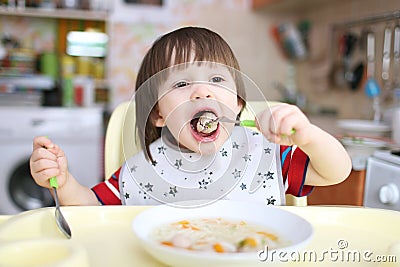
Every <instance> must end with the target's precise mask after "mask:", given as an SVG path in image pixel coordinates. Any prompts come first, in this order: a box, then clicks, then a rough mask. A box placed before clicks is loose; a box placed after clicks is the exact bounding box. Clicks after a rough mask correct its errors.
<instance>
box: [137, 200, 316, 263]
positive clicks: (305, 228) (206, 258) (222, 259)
mask: <svg viewBox="0 0 400 267" xmlns="http://www.w3.org/2000/svg"><path fill="white" fill-rule="evenodd" d="M184 206H185V207H184V208H182V207H181V208H180V207H173V206H167V205H160V206H157V207H153V208H150V209H148V210H145V211H144V212H142V213H140V214H139V215H138V216H137V217H136V218H135V219H134V220H133V223H132V228H133V231H134V233H135V234H136V236H137V237H138V239H139V240H140V242H141V243H142V244H143V247H144V249H145V250H146V251H147V252H148V253H149V254H151V255H152V256H153V257H155V258H156V259H158V260H159V261H160V262H163V263H165V264H167V265H171V266H175V267H180V266H252V265H258V264H262V265H265V264H267V263H266V262H265V261H266V260H268V259H271V257H266V256H267V255H266V254H265V253H267V252H266V250H265V249H264V250H262V251H258V252H240V253H215V252H202V251H201V252H200V251H190V250H186V249H179V248H174V247H169V246H165V245H161V244H160V243H159V242H156V241H155V240H153V239H152V238H151V234H152V233H153V231H154V230H155V229H156V228H157V227H159V226H160V225H165V224H166V223H172V222H177V221H180V220H190V219H193V218H222V219H226V220H234V221H238V220H243V221H245V222H247V223H254V224H257V225H261V226H263V227H266V228H267V229H271V231H273V232H274V233H276V234H277V235H278V236H279V237H280V238H283V239H284V240H288V241H289V243H290V245H288V246H287V247H283V248H279V249H276V250H268V255H271V254H270V253H278V252H280V251H287V252H292V251H299V250H300V249H301V248H302V247H304V246H305V245H306V244H308V242H309V241H310V240H311V238H312V236H313V227H312V225H311V224H310V223H309V222H308V221H306V220H305V219H303V218H302V217H300V216H298V215H296V214H294V213H291V212H289V211H286V210H283V209H280V208H278V207H273V206H266V205H265V204H262V203H253V202H251V203H250V202H243V201H231V200H220V201H217V202H215V203H213V204H210V205H207V206H201V207H196V208H189V207H188V205H184ZM267 258H268V259H267ZM275 259H276V256H275Z"/></svg>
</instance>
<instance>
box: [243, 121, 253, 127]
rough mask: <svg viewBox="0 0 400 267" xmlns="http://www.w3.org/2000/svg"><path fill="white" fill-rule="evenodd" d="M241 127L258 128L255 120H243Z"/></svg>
mask: <svg viewBox="0 0 400 267" xmlns="http://www.w3.org/2000/svg"><path fill="white" fill-rule="evenodd" d="M240 125H241V126H246V127H256V121H255V120H242V121H240Z"/></svg>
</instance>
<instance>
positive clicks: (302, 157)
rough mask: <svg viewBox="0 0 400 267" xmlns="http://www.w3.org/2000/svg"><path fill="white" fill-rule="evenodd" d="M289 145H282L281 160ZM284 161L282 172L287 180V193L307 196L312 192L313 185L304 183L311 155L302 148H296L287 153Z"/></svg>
mask: <svg viewBox="0 0 400 267" xmlns="http://www.w3.org/2000/svg"><path fill="white" fill-rule="evenodd" d="M286 149H288V147H283V148H282V147H281V160H282V155H283V153H284V151H285V150H286ZM292 149H293V148H292ZM283 160H284V161H283V162H282V164H283V165H282V174H283V177H284V181H286V180H287V184H288V189H287V190H286V193H287V194H291V195H293V196H296V197H302V196H307V195H308V194H310V193H311V191H312V189H313V188H314V187H313V186H309V185H304V182H305V179H306V174H307V167H308V163H309V160H310V159H309V157H308V156H307V154H306V153H304V152H303V151H302V150H301V149H300V148H296V149H295V150H294V152H293V153H292V152H291V151H290V152H289V153H287V155H286V158H285V159H283Z"/></svg>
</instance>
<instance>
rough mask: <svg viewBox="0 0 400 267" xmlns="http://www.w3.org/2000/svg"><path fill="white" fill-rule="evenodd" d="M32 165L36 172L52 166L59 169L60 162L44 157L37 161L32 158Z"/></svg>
mask: <svg viewBox="0 0 400 267" xmlns="http://www.w3.org/2000/svg"><path fill="white" fill-rule="evenodd" d="M30 165H31V169H32V170H33V171H34V172H41V171H43V170H46V169H52V168H54V169H58V163H57V162H56V161H54V160H49V159H43V158H42V159H39V160H36V161H34V160H32V161H31V163H30Z"/></svg>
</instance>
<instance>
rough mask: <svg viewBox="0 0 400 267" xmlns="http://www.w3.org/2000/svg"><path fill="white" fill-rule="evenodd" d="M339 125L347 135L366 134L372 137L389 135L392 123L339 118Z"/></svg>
mask: <svg viewBox="0 0 400 267" xmlns="http://www.w3.org/2000/svg"><path fill="white" fill-rule="evenodd" d="M337 126H338V127H339V128H341V129H342V130H343V134H345V135H356V136H360V135H365V136H371V137H378V136H389V133H390V130H391V129H390V125H389V124H387V123H383V122H374V121H371V120H338V121H337Z"/></svg>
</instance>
